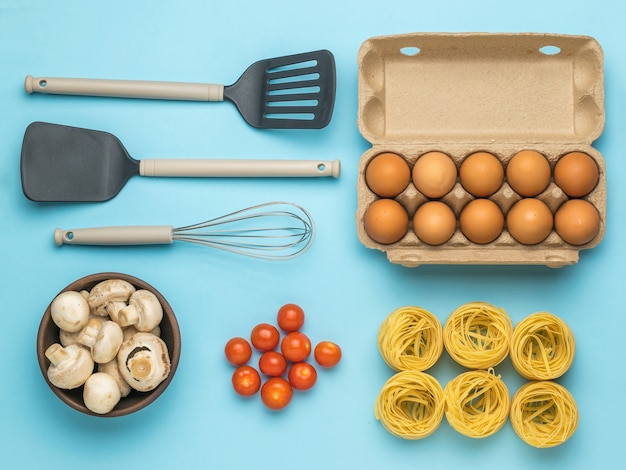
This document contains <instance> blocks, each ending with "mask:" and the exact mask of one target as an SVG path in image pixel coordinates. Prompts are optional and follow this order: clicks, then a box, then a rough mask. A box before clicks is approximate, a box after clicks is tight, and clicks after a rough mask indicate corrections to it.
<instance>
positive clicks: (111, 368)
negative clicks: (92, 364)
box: [98, 359, 131, 397]
mask: <svg viewBox="0 0 626 470" xmlns="http://www.w3.org/2000/svg"><path fill="white" fill-rule="evenodd" d="M98 372H104V373H106V374H109V375H110V376H111V377H113V379H115V382H116V383H117V386H118V388H119V389H120V395H121V396H122V397H126V396H128V394H129V393H130V391H131V388H130V385H128V382H126V380H124V377H122V374H120V368H119V367H118V365H117V360H116V359H113V360H112V361H110V362H106V363H104V364H98Z"/></svg>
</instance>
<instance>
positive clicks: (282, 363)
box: [259, 351, 287, 377]
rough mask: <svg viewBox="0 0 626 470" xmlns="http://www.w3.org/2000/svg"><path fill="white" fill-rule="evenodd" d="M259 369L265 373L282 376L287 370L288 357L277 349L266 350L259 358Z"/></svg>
mask: <svg viewBox="0 0 626 470" xmlns="http://www.w3.org/2000/svg"><path fill="white" fill-rule="evenodd" d="M259 369H260V370H261V372H263V373H264V374H265V375H271V376H273V377H278V376H281V375H283V374H284V373H285V371H286V370H287V359H285V356H283V355H282V354H281V353H279V352H277V351H266V352H264V353H263V354H262V355H261V357H260V358H259Z"/></svg>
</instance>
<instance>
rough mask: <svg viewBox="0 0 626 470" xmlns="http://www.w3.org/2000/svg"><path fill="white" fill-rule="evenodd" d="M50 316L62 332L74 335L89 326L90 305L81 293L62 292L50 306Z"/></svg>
mask: <svg viewBox="0 0 626 470" xmlns="http://www.w3.org/2000/svg"><path fill="white" fill-rule="evenodd" d="M50 316H51V317H52V321H53V322H54V324H55V325H56V326H58V327H59V328H60V329H61V330H65V331H67V332H69V333H74V332H76V331H79V330H81V329H82V328H83V327H84V326H85V325H86V324H87V320H89V304H88V303H87V300H85V298H84V297H83V296H82V295H81V294H80V292H76V291H71V290H70V291H65V292H61V293H60V294H59V295H57V296H56V297H55V298H54V300H53V301H52V304H50Z"/></svg>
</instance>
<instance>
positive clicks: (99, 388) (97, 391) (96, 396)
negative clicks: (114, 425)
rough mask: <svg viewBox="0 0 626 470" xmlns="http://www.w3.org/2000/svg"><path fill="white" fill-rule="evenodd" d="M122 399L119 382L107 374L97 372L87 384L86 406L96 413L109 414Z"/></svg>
mask: <svg viewBox="0 0 626 470" xmlns="http://www.w3.org/2000/svg"><path fill="white" fill-rule="evenodd" d="M121 397H122V395H121V393H120V388H119V386H118V385H117V382H116V381H115V379H114V378H113V377H111V376H110V375H109V374H107V373H105V372H96V373H94V374H92V375H91V376H90V377H89V378H88V379H87V381H86V382H85V388H84V389H83V400H84V402H85V406H86V407H87V408H88V409H89V410H91V411H93V412H94V413H98V414H106V413H108V412H109V411H111V410H112V409H113V408H115V405H117V404H118V402H119V401H120V399H121Z"/></svg>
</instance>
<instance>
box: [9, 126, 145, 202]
mask: <svg viewBox="0 0 626 470" xmlns="http://www.w3.org/2000/svg"><path fill="white" fill-rule="evenodd" d="M138 171H139V162H138V161H137V160H134V159H132V158H131V157H130V155H128V153H127V152H126V150H125V149H124V147H123V145H122V143H121V142H120V141H119V140H118V139H117V138H116V137H115V136H114V135H112V134H109V133H107V132H102V131H95V130H91V129H81V128H77V127H71V126H63V125H59V124H52V123H46V122H33V123H32V124H30V125H29V126H28V127H27V128H26V132H25V133H24V140H23V142H22V155H21V161H20V172H21V178H22V191H23V192H24V195H25V196H26V197H27V198H28V199H30V200H32V201H37V202H101V201H107V200H109V199H111V198H113V197H114V196H115V195H116V194H117V193H119V191H120V190H121V189H122V187H123V186H124V184H125V183H126V181H128V179H129V178H130V177H131V176H133V175H135V174H138Z"/></svg>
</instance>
